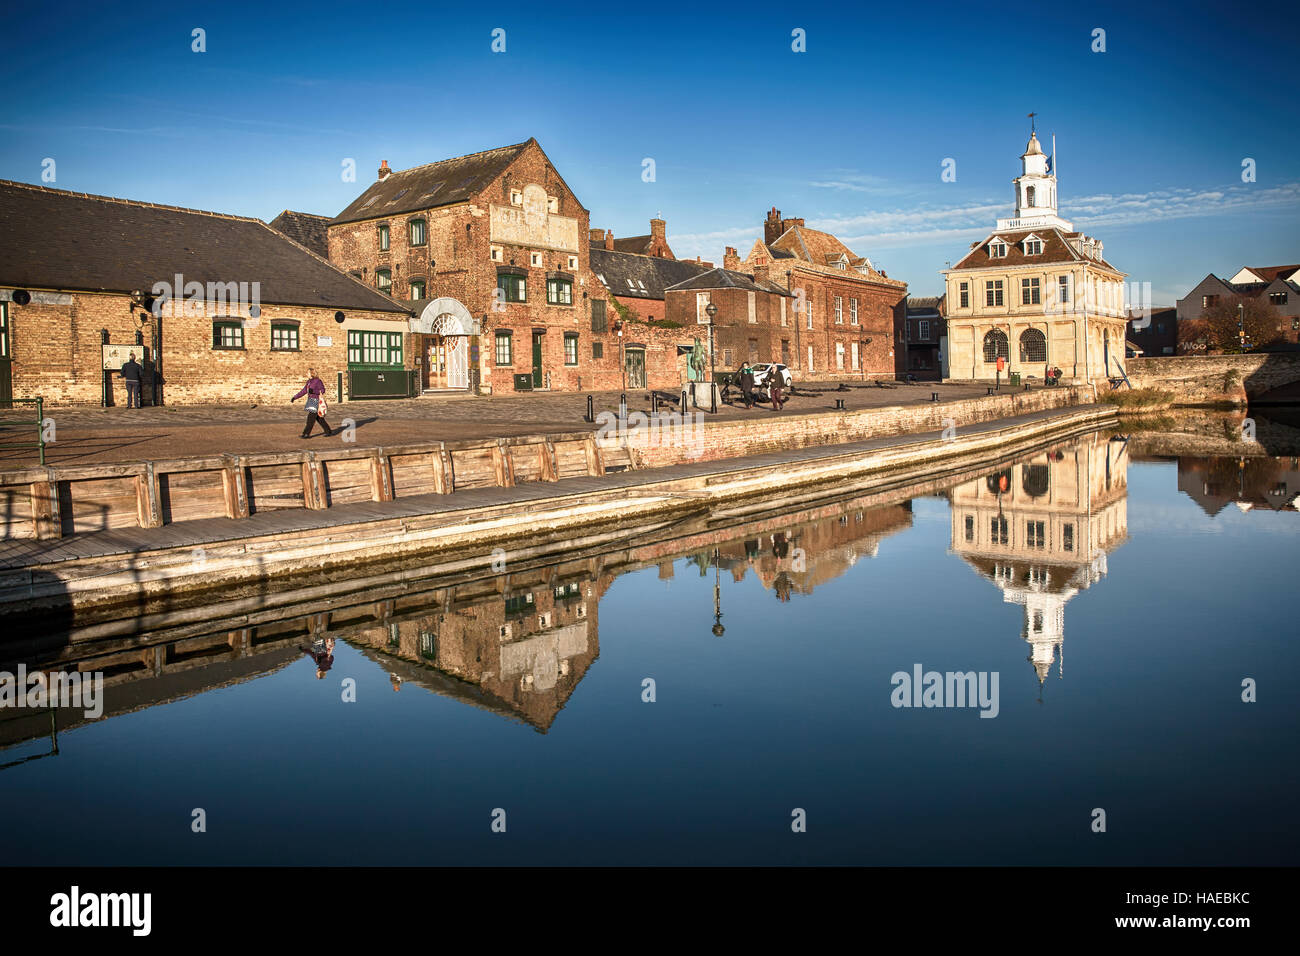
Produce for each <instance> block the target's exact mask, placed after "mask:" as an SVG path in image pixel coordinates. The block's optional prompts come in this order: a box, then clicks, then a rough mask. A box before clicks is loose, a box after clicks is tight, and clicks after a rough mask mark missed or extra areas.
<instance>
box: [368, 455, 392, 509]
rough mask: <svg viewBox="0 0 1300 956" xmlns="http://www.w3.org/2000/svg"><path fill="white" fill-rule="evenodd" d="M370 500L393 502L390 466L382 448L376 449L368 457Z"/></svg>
mask: <svg viewBox="0 0 1300 956" xmlns="http://www.w3.org/2000/svg"><path fill="white" fill-rule="evenodd" d="M370 500H371V501H392V500H393V477H392V471H391V465H390V463H389V461H388V456H387V455H385V454H384V452H383V449H382V448H376V449H375V450H374V451H373V452H371V455H370Z"/></svg>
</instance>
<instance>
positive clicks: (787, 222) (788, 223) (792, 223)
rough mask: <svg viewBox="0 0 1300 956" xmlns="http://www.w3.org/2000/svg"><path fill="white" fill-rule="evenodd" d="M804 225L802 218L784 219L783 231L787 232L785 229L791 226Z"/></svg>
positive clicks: (782, 223)
mask: <svg viewBox="0 0 1300 956" xmlns="http://www.w3.org/2000/svg"><path fill="white" fill-rule="evenodd" d="M802 225H803V220H802V219H782V220H781V231H782V232H785V231H786V230H787V229H789V228H790V227H791V226H802Z"/></svg>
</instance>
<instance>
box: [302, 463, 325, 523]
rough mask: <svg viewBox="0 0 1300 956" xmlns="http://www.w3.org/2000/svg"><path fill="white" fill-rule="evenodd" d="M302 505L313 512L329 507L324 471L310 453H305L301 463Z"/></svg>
mask: <svg viewBox="0 0 1300 956" xmlns="http://www.w3.org/2000/svg"><path fill="white" fill-rule="evenodd" d="M302 503H303V505H304V506H305V507H308V508H311V509H312V510H313V511H320V510H321V509H323V508H327V507H329V504H328V492H327V490H326V487H325V470H324V469H323V468H322V467H321V463H320V462H319V461H317V460H316V456H315V454H313V453H312V452H307V453H306V458H304V460H303V463H302Z"/></svg>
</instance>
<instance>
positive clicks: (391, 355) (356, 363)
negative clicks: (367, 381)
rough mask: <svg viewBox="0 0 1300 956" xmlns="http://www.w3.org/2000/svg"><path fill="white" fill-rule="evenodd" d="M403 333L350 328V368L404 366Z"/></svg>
mask: <svg viewBox="0 0 1300 956" xmlns="http://www.w3.org/2000/svg"><path fill="white" fill-rule="evenodd" d="M402 364H403V363H402V333H401V332H374V331H371V330H370V329H349V330H348V368H370V369H390V368H401V367H402Z"/></svg>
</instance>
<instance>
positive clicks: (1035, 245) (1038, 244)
mask: <svg viewBox="0 0 1300 956" xmlns="http://www.w3.org/2000/svg"><path fill="white" fill-rule="evenodd" d="M1042 254H1043V240H1041V239H1039V238H1038V237H1037V236H1029V237H1027V238H1026V239H1025V255H1027V256H1041V255H1042Z"/></svg>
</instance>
